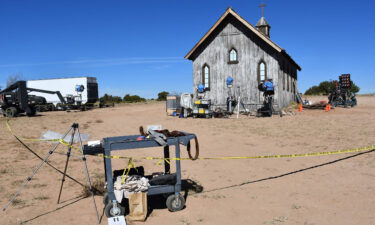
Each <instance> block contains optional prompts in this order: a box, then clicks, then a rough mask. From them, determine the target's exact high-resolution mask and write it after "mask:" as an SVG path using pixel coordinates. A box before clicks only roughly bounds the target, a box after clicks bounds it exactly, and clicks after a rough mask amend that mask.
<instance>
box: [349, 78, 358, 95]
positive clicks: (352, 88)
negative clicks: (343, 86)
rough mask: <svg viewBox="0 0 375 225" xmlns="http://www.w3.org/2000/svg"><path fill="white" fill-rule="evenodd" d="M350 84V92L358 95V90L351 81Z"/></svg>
mask: <svg viewBox="0 0 375 225" xmlns="http://www.w3.org/2000/svg"><path fill="white" fill-rule="evenodd" d="M350 83H351V84H352V86H351V88H350V91H351V92H353V93H358V92H359V90H360V88H359V87H358V86H357V85H356V84H355V83H354V82H353V81H352V80H351V81H350Z"/></svg>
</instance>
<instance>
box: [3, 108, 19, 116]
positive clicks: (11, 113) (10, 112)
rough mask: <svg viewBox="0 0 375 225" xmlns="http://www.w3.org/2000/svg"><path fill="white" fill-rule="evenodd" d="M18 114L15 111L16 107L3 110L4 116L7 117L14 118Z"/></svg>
mask: <svg viewBox="0 0 375 225" xmlns="http://www.w3.org/2000/svg"><path fill="white" fill-rule="evenodd" d="M17 114H18V111H17V109H16V107H9V108H7V109H6V110H5V115H6V116H7V117H16V116H17Z"/></svg>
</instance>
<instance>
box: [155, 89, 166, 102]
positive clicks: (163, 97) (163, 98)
mask: <svg viewBox="0 0 375 225" xmlns="http://www.w3.org/2000/svg"><path fill="white" fill-rule="evenodd" d="M168 95H169V92H166V91H162V92H159V93H158V98H157V99H156V100H157V101H166V100H167V96H168Z"/></svg>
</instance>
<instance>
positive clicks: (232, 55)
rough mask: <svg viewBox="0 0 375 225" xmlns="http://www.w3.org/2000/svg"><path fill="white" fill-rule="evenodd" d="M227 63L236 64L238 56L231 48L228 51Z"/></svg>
mask: <svg viewBox="0 0 375 225" xmlns="http://www.w3.org/2000/svg"><path fill="white" fill-rule="evenodd" d="M229 62H230V63H238V56H237V51H236V49H234V48H232V49H231V50H230V51H229Z"/></svg>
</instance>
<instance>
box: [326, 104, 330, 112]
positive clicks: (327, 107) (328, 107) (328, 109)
mask: <svg viewBox="0 0 375 225" xmlns="http://www.w3.org/2000/svg"><path fill="white" fill-rule="evenodd" d="M329 111H331V105H330V104H327V105H326V112H329Z"/></svg>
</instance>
